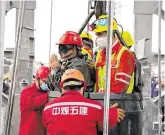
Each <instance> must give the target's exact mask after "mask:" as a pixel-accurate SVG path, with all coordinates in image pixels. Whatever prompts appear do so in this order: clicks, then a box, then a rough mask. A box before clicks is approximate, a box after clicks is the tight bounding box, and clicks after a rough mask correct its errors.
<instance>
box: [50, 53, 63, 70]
mask: <svg viewBox="0 0 165 135" xmlns="http://www.w3.org/2000/svg"><path fill="white" fill-rule="evenodd" d="M49 66H50V68H51V69H55V68H57V67H60V66H61V64H60V63H59V60H58V57H57V55H55V54H53V55H52V56H51V57H50V59H49Z"/></svg>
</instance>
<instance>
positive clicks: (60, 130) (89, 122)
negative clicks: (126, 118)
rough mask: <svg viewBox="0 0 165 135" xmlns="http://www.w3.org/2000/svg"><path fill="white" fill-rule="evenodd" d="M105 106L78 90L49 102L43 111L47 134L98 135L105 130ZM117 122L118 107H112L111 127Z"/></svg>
mask: <svg viewBox="0 0 165 135" xmlns="http://www.w3.org/2000/svg"><path fill="white" fill-rule="evenodd" d="M103 112H104V108H103V106H102V105H101V104H100V103H99V102H97V101H94V100H90V99H87V98H85V97H84V96H83V95H81V94H80V93H78V92H76V91H68V92H65V93H64V94H63V95H62V97H60V98H57V99H55V100H53V101H51V102H50V103H48V104H47V105H46V106H45V108H44V112H43V116H42V119H43V124H44V126H45V128H46V130H47V135H97V128H96V127H98V130H103ZM116 124H117V109H116V108H111V109H110V120H109V125H110V128H112V127H114V126H115V125H116Z"/></svg>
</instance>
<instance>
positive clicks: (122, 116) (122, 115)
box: [111, 103, 125, 122]
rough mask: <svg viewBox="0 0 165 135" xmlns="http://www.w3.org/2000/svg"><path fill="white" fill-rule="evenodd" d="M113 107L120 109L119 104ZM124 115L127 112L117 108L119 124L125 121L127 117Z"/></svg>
mask: <svg viewBox="0 0 165 135" xmlns="http://www.w3.org/2000/svg"><path fill="white" fill-rule="evenodd" d="M112 107H118V103H115V104H113V105H112V106H111V108H112ZM124 113H125V111H124V110H123V109H120V108H117V121H118V122H121V121H122V120H123V119H124V117H125V114H124Z"/></svg>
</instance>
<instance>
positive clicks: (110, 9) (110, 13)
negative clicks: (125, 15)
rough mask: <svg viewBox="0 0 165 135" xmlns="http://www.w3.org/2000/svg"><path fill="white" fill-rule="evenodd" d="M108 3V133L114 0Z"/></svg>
mask: <svg viewBox="0 0 165 135" xmlns="http://www.w3.org/2000/svg"><path fill="white" fill-rule="evenodd" d="M107 5H108V18H107V19H108V33H107V43H108V44H107V47H106V93H105V97H104V107H105V109H104V130H103V134H104V135H108V131H109V105H110V86H111V54H112V36H113V33H112V31H113V28H112V27H113V1H107Z"/></svg>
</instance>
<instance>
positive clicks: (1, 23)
mask: <svg viewBox="0 0 165 135" xmlns="http://www.w3.org/2000/svg"><path fill="white" fill-rule="evenodd" d="M5 4H6V2H5V1H0V63H1V64H0V134H2V133H1V131H2V132H3V129H2V127H3V126H2V125H3V123H1V122H2V120H1V118H2V117H3V115H2V92H3V74H4V31H5V7H6V5H5Z"/></svg>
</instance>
